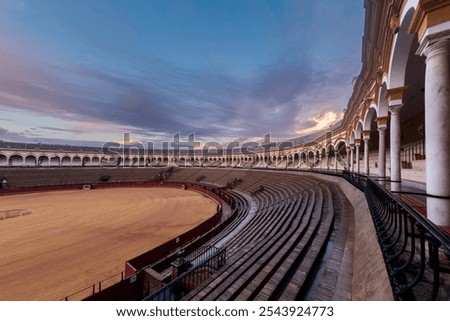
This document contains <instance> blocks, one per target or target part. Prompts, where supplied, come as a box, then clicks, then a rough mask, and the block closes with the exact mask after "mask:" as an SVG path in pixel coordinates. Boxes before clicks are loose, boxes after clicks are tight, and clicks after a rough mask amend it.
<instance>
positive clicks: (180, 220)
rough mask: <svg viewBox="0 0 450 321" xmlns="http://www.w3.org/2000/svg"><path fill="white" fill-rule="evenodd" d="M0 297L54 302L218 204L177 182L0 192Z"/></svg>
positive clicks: (191, 223) (195, 221)
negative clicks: (14, 212)
mask: <svg viewBox="0 0 450 321" xmlns="http://www.w3.org/2000/svg"><path fill="white" fill-rule="evenodd" d="M17 206H20V207H24V208H27V209H30V210H31V211H32V213H31V214H28V215H24V216H20V217H14V218H10V219H6V220H0V235H2V237H1V240H0V248H1V249H2V251H1V254H0V269H1V271H2V273H1V274H0V284H1V291H0V300H60V299H62V298H64V297H65V296H66V295H68V294H71V293H72V292H74V291H75V290H78V289H82V288H85V287H86V286H89V285H91V284H94V283H96V282H97V281H99V280H103V279H106V278H108V277H110V276H112V275H117V274H120V272H121V271H123V268H124V262H125V261H127V260H129V259H131V258H133V257H134V256H137V255H138V254H141V253H142V252H145V251H147V250H149V249H151V248H153V247H156V246H158V245H160V244H162V243H164V242H166V241H168V240H169V239H172V238H175V237H176V236H178V235H180V234H182V233H183V232H185V231H187V230H189V229H190V228H192V227H193V226H196V225H198V224H200V223H201V222H203V221H204V220H206V219H207V218H209V217H211V216H212V215H213V214H214V213H215V211H216V207H217V203H215V202H214V201H213V200H211V199H209V198H207V197H206V196H204V195H202V194H200V193H197V192H193V191H187V190H182V189H175V188H114V189H98V190H93V189H89V190H88V189H84V190H73V191H58V192H46V193H31V194H26V195H12V196H5V197H2V200H1V204H0V212H1V211H6V210H10V209H14V208H15V207H17Z"/></svg>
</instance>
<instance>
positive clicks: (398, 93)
mask: <svg viewBox="0 0 450 321" xmlns="http://www.w3.org/2000/svg"><path fill="white" fill-rule="evenodd" d="M407 89H408V86H402V87H396V88H389V89H387V90H386V98H387V99H388V102H389V107H391V106H396V105H402V106H403V97H404V95H405V92H406V90H407Z"/></svg>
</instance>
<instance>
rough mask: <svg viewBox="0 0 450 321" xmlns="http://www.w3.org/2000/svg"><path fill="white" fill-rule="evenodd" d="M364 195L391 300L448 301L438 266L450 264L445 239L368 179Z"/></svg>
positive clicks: (448, 240)
mask: <svg viewBox="0 0 450 321" xmlns="http://www.w3.org/2000/svg"><path fill="white" fill-rule="evenodd" d="M348 177H350V176H348ZM355 183H356V184H355V185H356V186H358V185H361V184H362V183H361V181H355ZM364 193H365V196H366V199H367V202H368V205H369V210H370V213H371V214H372V218H373V222H374V226H375V230H376V234H377V238H378V242H379V244H380V248H381V251H382V254H383V257H384V261H385V264H386V270H387V273H388V276H389V279H390V282H391V286H392V291H393V296H394V299H395V300H436V299H437V300H439V299H448V296H449V293H450V288H449V287H450V284H445V282H443V273H446V274H448V273H450V271H449V270H448V268H444V267H443V266H442V264H445V261H447V262H450V238H449V237H448V235H447V234H445V233H444V232H443V231H442V230H441V229H440V228H438V227H437V226H436V225H434V224H433V223H432V222H431V221H429V220H428V219H427V218H426V217H424V216H423V215H421V214H419V213H417V212H416V211H415V210H414V209H412V208H410V207H409V206H408V205H407V204H405V203H404V202H402V201H401V200H400V199H399V198H398V197H397V196H395V195H394V194H392V193H391V192H390V191H388V190H386V189H385V188H383V187H382V186H381V185H379V184H378V183H377V182H375V181H374V180H372V179H370V178H366V183H365V187H364ZM446 279H447V282H448V277H447V278H446Z"/></svg>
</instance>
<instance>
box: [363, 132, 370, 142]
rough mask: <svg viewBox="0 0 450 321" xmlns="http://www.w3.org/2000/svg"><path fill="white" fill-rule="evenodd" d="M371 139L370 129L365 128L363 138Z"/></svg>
mask: <svg viewBox="0 0 450 321" xmlns="http://www.w3.org/2000/svg"><path fill="white" fill-rule="evenodd" d="M366 138H367V139H370V130H363V139H364V140H366Z"/></svg>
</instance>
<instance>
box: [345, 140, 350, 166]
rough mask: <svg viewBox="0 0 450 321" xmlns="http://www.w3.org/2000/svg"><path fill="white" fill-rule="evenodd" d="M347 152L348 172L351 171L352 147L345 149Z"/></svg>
mask: <svg viewBox="0 0 450 321" xmlns="http://www.w3.org/2000/svg"><path fill="white" fill-rule="evenodd" d="M345 151H346V152H347V158H346V160H347V166H346V167H347V170H348V171H350V146H346V147H345Z"/></svg>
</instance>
